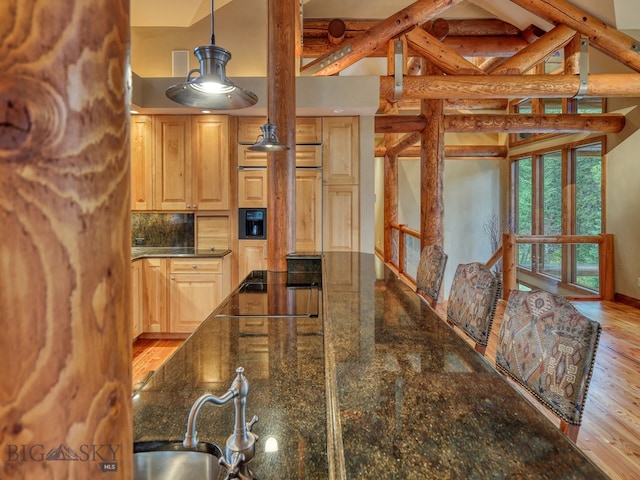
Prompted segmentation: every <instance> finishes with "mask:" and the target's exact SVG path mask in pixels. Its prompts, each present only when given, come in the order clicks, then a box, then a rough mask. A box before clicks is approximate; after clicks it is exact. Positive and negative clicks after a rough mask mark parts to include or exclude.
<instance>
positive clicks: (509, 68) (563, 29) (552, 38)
mask: <svg viewBox="0 0 640 480" xmlns="http://www.w3.org/2000/svg"><path fill="white" fill-rule="evenodd" d="M575 36H576V31H575V30H573V29H571V28H569V27H567V26H566V25H558V26H557V27H556V28H554V29H553V30H551V31H550V32H549V33H547V34H545V35H544V36H543V37H541V38H539V39H538V40H536V41H535V42H533V43H531V44H529V45H528V46H527V47H525V48H523V49H522V50H520V52H518V53H516V54H515V55H514V56H512V57H511V58H509V59H507V60H505V61H504V62H502V63H501V64H500V65H499V66H498V67H497V68H495V69H493V70H492V71H491V72H490V73H491V75H522V74H524V73H526V72H528V71H529V70H531V69H532V68H533V67H534V66H535V65H537V64H539V63H541V62H543V61H544V60H546V59H547V58H549V57H550V56H551V55H552V54H553V53H555V52H556V51H558V50H559V49H561V48H563V47H564V46H565V45H567V44H568V43H569V42H570V41H571V40H572V39H573V38H574V37H575Z"/></svg>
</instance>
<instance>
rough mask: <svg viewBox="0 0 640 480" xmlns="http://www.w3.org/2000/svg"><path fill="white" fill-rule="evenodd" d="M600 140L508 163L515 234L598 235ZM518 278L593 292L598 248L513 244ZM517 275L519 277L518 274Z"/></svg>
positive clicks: (596, 285) (596, 281)
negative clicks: (510, 168)
mask: <svg viewBox="0 0 640 480" xmlns="http://www.w3.org/2000/svg"><path fill="white" fill-rule="evenodd" d="M603 142H604V140H603V139H598V140H596V141H593V140H590V141H589V142H585V143H578V144H571V145H566V146H562V147H560V148H558V147H556V148H554V149H550V150H546V151H540V152H537V153H535V154H528V155H526V156H522V157H517V158H513V159H512V161H513V163H512V165H513V173H514V176H513V178H514V186H513V199H514V202H513V218H514V220H515V227H516V234H518V235H530V234H531V235H599V234H600V233H602V230H603V220H602V218H603V208H602V199H603V188H604V186H603V176H602V169H603V165H602V164H603V159H602V152H603ZM517 248H518V250H517V256H518V257H517V258H518V271H519V274H518V277H519V281H520V280H521V279H524V280H522V283H524V284H527V285H529V286H539V287H542V288H547V289H549V287H550V286H555V287H558V286H563V288H571V289H573V291H574V292H576V293H578V294H580V293H584V292H586V291H587V290H588V291H590V292H593V291H597V290H598V288H599V258H598V255H599V253H598V245H597V244H593V243H578V244H571V245H566V244H522V243H519V244H518V245H517ZM521 274H522V275H521Z"/></svg>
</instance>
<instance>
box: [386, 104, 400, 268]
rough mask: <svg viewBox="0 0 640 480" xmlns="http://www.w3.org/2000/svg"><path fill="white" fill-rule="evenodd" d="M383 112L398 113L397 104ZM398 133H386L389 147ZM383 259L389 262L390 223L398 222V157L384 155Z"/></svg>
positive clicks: (389, 106)
mask: <svg viewBox="0 0 640 480" xmlns="http://www.w3.org/2000/svg"><path fill="white" fill-rule="evenodd" d="M385 113H388V114H392V113H398V106H397V105H396V104H390V105H388V106H387V109H386V111H385ZM397 139H398V135H397V134H395V133H387V134H385V135H384V143H385V146H386V147H387V148H391V146H392V145H394V144H395V143H396V142H397ZM383 210H384V247H383V248H384V261H385V262H387V263H389V262H390V261H391V258H392V255H391V253H392V251H393V238H392V236H391V225H392V224H396V223H398V157H397V156H389V155H385V157H384V209H383Z"/></svg>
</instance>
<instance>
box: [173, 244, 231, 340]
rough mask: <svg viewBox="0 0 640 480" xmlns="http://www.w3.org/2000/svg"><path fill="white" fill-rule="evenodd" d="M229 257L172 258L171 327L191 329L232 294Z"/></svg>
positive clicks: (180, 330)
mask: <svg viewBox="0 0 640 480" xmlns="http://www.w3.org/2000/svg"><path fill="white" fill-rule="evenodd" d="M228 262H229V257H228V256H227V257H224V258H206V259H204V258H199V259H194V258H172V259H171V260H170V267H169V271H170V274H169V330H170V331H171V332H172V333H191V332H192V331H193V330H195V329H196V328H197V327H198V326H199V325H200V324H201V323H202V322H203V321H204V320H205V319H206V318H207V317H208V316H209V314H210V313H211V312H212V311H213V310H214V309H215V308H216V307H217V306H218V304H219V303H220V302H221V301H222V300H223V299H224V298H225V297H226V296H227V295H228V294H229V290H230V278H229V273H228V272H229V271H230V268H229V265H228Z"/></svg>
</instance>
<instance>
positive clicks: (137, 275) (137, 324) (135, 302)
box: [131, 260, 143, 340]
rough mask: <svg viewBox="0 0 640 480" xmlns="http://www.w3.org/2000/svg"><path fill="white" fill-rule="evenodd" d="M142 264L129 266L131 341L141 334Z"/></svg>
mask: <svg viewBox="0 0 640 480" xmlns="http://www.w3.org/2000/svg"><path fill="white" fill-rule="evenodd" d="M142 283H143V281H142V262H141V261H139V260H138V261H134V262H133V263H132V264H131V309H132V312H131V323H132V333H131V336H132V340H135V339H136V338H137V337H138V335H140V334H141V333H142V318H143V309H142Z"/></svg>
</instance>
